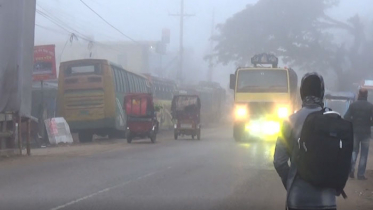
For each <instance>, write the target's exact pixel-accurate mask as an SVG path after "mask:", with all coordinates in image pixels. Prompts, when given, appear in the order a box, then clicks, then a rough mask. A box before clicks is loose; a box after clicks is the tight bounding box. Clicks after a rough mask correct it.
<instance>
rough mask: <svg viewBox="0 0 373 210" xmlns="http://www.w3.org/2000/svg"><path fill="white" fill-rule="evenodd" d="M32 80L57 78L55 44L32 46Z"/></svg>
mask: <svg viewBox="0 0 373 210" xmlns="http://www.w3.org/2000/svg"><path fill="white" fill-rule="evenodd" d="M32 78H33V80H34V81H42V80H49V79H56V78H57V70H56V56H55V45H41V46H35V47H34V69H33V71H32Z"/></svg>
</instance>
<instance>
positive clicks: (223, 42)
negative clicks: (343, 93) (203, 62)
mask: <svg viewBox="0 0 373 210" xmlns="http://www.w3.org/2000/svg"><path fill="white" fill-rule="evenodd" d="M337 5H338V0H312V1H299V0H259V1H258V2H257V3H256V4H255V5H248V6H247V7H246V8H245V9H244V10H242V11H241V12H238V13H237V14H235V15H234V16H233V17H231V18H229V19H228V20H227V21H226V22H225V23H224V24H220V25H218V26H217V28H218V31H219V34H218V35H217V36H215V37H212V39H214V40H215V41H216V42H217V43H218V44H217V46H216V47H215V53H214V54H213V55H212V56H214V57H215V58H216V61H217V62H218V63H222V64H228V63H230V62H235V64H236V65H238V66H246V65H249V64H250V58H251V57H252V56H253V55H254V54H257V53H261V52H272V53H275V54H276V55H277V56H281V57H282V58H283V61H284V62H285V63H287V64H289V65H292V66H297V67H299V68H302V69H306V70H315V69H317V70H319V71H327V70H333V71H334V72H335V73H336V75H337V76H338V80H339V81H340V84H344V83H342V81H344V80H346V78H347V79H351V69H352V67H351V66H354V67H357V66H361V65H360V64H361V62H362V61H366V56H364V55H363V54H362V51H363V50H364V49H365V50H368V48H366V47H365V48H364V49H362V47H363V46H366V45H367V43H366V40H365V38H364V27H363V24H362V22H361V20H360V18H359V16H358V15H356V16H354V17H352V18H350V19H349V20H347V21H346V22H343V21H338V20H335V19H333V18H331V17H329V16H328V15H327V14H326V11H327V10H328V9H330V8H332V7H335V6H337ZM338 31H339V32H340V31H343V32H348V33H349V34H350V35H351V36H352V37H353V38H354V42H353V44H352V46H351V47H350V46H348V44H347V43H346V41H345V40H342V41H339V42H337V41H336V36H335V35H336V33H338ZM369 49H370V48H369ZM368 60H371V59H368ZM348 64H350V65H348ZM346 66H350V67H346ZM362 72H365V71H362ZM357 75H359V77H362V76H364V74H354V76H355V77H358V76H357Z"/></svg>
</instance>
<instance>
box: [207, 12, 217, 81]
mask: <svg viewBox="0 0 373 210" xmlns="http://www.w3.org/2000/svg"><path fill="white" fill-rule="evenodd" d="M214 32H215V9H214V10H213V11H212V24H211V38H210V39H211V40H210V59H209V69H208V73H207V79H208V81H209V82H211V81H212V75H213V72H214V64H213V61H212V54H213V52H214V41H213V39H212V38H213V36H214V34H215V33H214Z"/></svg>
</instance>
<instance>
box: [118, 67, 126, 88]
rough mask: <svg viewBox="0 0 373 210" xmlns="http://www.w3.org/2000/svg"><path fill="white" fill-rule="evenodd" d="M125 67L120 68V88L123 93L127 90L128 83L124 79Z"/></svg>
mask: <svg viewBox="0 0 373 210" xmlns="http://www.w3.org/2000/svg"><path fill="white" fill-rule="evenodd" d="M123 72H124V71H123V69H118V76H119V81H120V84H121V85H120V90H121V92H122V93H124V92H126V87H125V86H126V83H125V82H124V80H123Z"/></svg>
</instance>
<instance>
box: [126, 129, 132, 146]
mask: <svg viewBox="0 0 373 210" xmlns="http://www.w3.org/2000/svg"><path fill="white" fill-rule="evenodd" d="M132 138H133V137H132V135H131V132H130V131H129V130H128V131H127V134H126V139H127V143H128V144H131V143H132Z"/></svg>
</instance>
